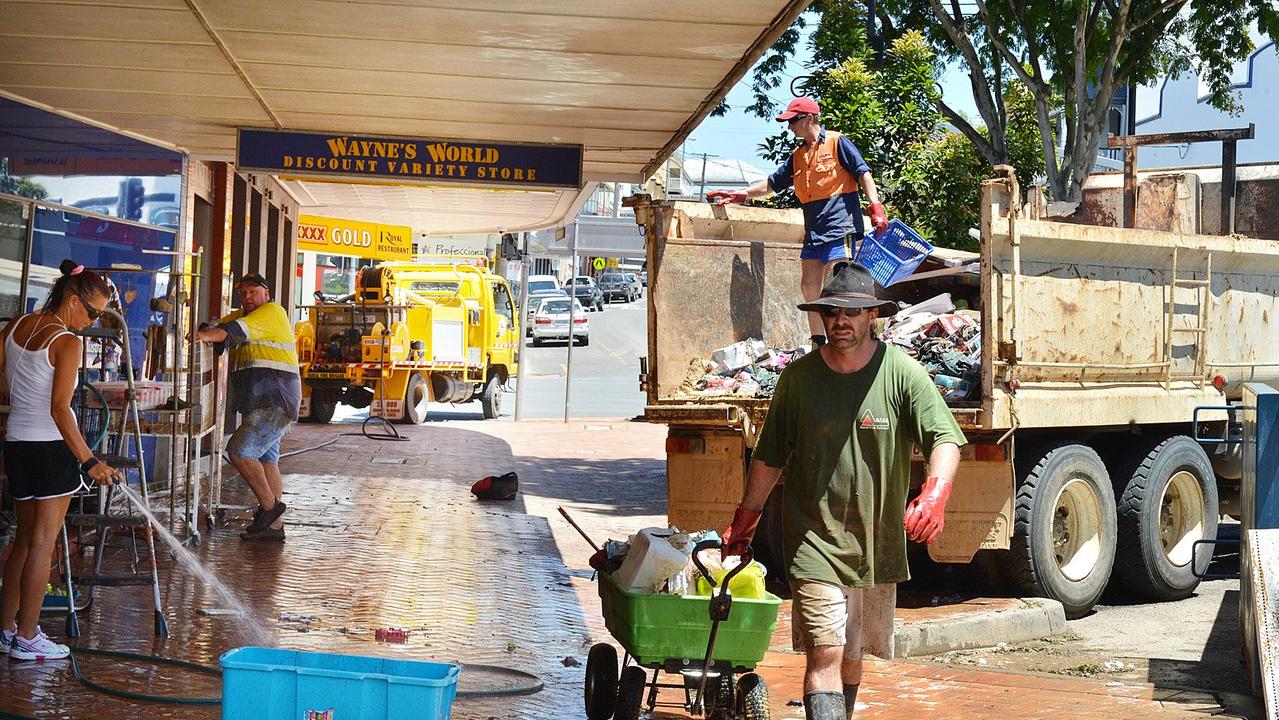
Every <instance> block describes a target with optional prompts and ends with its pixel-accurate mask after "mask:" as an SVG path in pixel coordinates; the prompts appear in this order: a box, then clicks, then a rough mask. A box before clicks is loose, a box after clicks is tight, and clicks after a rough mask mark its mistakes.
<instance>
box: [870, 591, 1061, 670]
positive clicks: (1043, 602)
mask: <svg viewBox="0 0 1279 720" xmlns="http://www.w3.org/2000/svg"><path fill="white" fill-rule="evenodd" d="M1020 602H1021V606H1020V607H1015V608H1010V609H1004V610H997V611H994V612H989V613H977V614H972V615H968V616H965V617H961V618H950V619H946V620H937V621H932V622H920V623H911V624H908V625H900V626H898V627H897V628H895V629H894V631H893V652H894V654H895V656H896V657H898V658H907V657H921V656H924V655H937V654H940V653H944V652H949V651H952V650H968V649H972V648H982V647H994V646H996V645H998V644H999V643H1010V644H1011V643H1017V642H1025V641H1027V640H1038V639H1040V638H1045V637H1051V636H1053V635H1059V634H1061V633H1063V632H1065V631H1066V612H1065V610H1064V609H1063V608H1062V606H1061V603H1059V602H1057V601H1056V600H1049V599H1046V598H1021V600H1020Z"/></svg>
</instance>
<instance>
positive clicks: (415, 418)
mask: <svg viewBox="0 0 1279 720" xmlns="http://www.w3.org/2000/svg"><path fill="white" fill-rule="evenodd" d="M430 399H431V389H430V388H428V387H427V386H426V378H424V377H422V376H421V375H419V374H417V373H413V374H412V375H410V376H409V385H408V387H407V388H406V389H405V390H404V417H403V418H402V419H401V420H400V422H402V423H404V424H405V425H421V424H422V423H424V422H426V412H427V404H428V403H429V402H430Z"/></svg>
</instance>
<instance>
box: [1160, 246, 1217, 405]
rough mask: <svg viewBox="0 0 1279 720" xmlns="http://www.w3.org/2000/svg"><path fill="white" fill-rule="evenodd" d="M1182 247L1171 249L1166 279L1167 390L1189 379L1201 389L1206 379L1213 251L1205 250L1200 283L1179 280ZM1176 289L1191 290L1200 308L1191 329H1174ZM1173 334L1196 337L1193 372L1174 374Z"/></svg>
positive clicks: (1180, 278) (1193, 280) (1198, 281)
mask: <svg viewBox="0 0 1279 720" xmlns="http://www.w3.org/2000/svg"><path fill="white" fill-rule="evenodd" d="M1180 249H1181V248H1177V247H1174V248H1173V249H1172V273H1171V275H1170V276H1169V279H1168V311H1167V312H1166V313H1165V315H1164V322H1165V327H1164V331H1165V332H1164V360H1165V361H1166V362H1167V363H1168V372H1167V375H1166V376H1165V378H1164V385H1165V388H1166V389H1171V387H1172V383H1173V382H1175V381H1178V380H1190V381H1193V382H1194V383H1196V384H1197V385H1198V386H1199V387H1200V388H1203V386H1204V384H1205V382H1206V378H1205V377H1204V362H1205V357H1206V356H1207V346H1208V343H1207V342H1206V339H1207V333H1208V303H1209V302H1210V301H1211V300H1212V251H1207V253H1208V261H1207V265H1206V267H1205V268H1204V277H1203V279H1202V280H1196V279H1193V278H1188V277H1185V278H1183V277H1179V276H1178V275H1177V268H1178V260H1179V251H1180ZM1177 288H1194V289H1195V298H1196V304H1197V305H1198V309H1199V312H1198V314H1199V318H1198V322H1197V323H1196V324H1195V325H1194V326H1193V327H1174V326H1173V320H1174V318H1175V317H1176V315H1177ZM1176 334H1186V335H1193V336H1194V337H1195V341H1194V344H1195V369H1194V372H1193V373H1176V372H1173V357H1172V348H1173V342H1172V341H1173V336H1174V335H1176Z"/></svg>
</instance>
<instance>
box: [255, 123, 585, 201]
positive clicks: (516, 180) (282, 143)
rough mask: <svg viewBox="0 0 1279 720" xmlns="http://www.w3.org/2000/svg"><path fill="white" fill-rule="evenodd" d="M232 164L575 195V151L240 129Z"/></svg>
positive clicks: (578, 179)
mask: <svg viewBox="0 0 1279 720" xmlns="http://www.w3.org/2000/svg"><path fill="white" fill-rule="evenodd" d="M236 165H237V166H239V169H241V170H258V171H262V172H269V173H276V174H280V175H319V176H326V177H337V176H341V177H346V178H377V179H379V180H401V181H404V182H406V183H458V184H463V185H507V186H519V187H539V188H579V187H581V184H582V146H581V145H523V144H518V145H517V144H506V143H488V142H472V141H464V140H419V139H413V138H387V137H368V136H364V135H342V134H337V133H311V132H292V131H287V130H259V129H253V128H240V130H239V140H238V143H237V152H236Z"/></svg>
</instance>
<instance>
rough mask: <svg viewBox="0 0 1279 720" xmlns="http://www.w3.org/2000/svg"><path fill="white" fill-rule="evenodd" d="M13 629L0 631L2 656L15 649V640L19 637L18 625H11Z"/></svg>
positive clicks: (0, 651)
mask: <svg viewBox="0 0 1279 720" xmlns="http://www.w3.org/2000/svg"><path fill="white" fill-rule="evenodd" d="M10 627H12V628H13V629H12V630H10V629H8V628H4V629H0V655H8V654H9V650H10V649H11V648H12V647H13V639H14V638H15V637H17V636H18V624H17V623H14V624H13V625H11V626H10Z"/></svg>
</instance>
